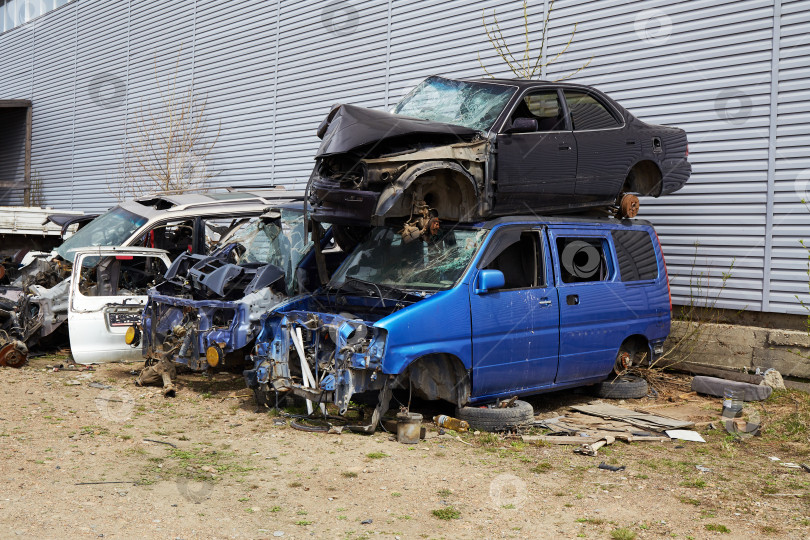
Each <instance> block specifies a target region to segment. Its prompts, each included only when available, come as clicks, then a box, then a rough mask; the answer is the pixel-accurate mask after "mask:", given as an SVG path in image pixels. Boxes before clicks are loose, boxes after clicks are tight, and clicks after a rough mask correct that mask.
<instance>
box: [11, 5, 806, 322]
mask: <svg viewBox="0 0 810 540" xmlns="http://www.w3.org/2000/svg"><path fill="white" fill-rule="evenodd" d="M545 3H546V2H545V1H544V0H531V2H530V15H529V21H530V27H531V29H532V30H533V31H535V32H536V31H539V29H540V28H541V25H542V22H543V6H544V4H545ZM333 8H336V11H334V9H333ZM493 9H495V10H497V14H498V20H499V22H500V25H501V29H502V30H503V33H504V35H505V37H506V39H507V40H508V41H509V42H510V43H512V44H514V50H515V51H516V52H517V53H518V57H519V56H520V55H522V49H521V47H522V41H521V40H522V31H523V17H522V5H521V3H520V2H509V3H504V2H501V1H499V0H467V1H464V0H451V1H444V2H442V1H439V0H413V1H408V2H406V1H404V0H391V1H389V2H374V1H370V0H363V1H361V0H352V1H351V2H335V1H334V0H306V1H301V2H279V1H268V0H248V1H244V2H239V1H235V0H230V1H221V2H198V1H196V0H178V1H173V2H147V1H145V0H128V1H127V2H123V1H122V2H101V1H99V0H75V1H74V2H71V3H70V4H68V5H66V6H64V7H62V8H60V9H57V10H56V11H54V12H51V13H48V14H46V15H45V16H43V17H40V18H38V19H36V20H35V21H32V22H31V23H28V24H26V25H23V26H22V27H19V28H17V29H14V30H12V31H9V32H6V33H4V34H2V35H0V50H2V51H3V53H4V54H3V55H0V73H2V74H3V76H2V77H0V99H5V98H9V99H12V98H15V99H20V98H22V99H32V101H33V102H34V135H33V138H34V142H33V157H32V161H33V169H35V170H37V171H39V172H40V173H41V174H42V176H43V178H44V179H45V181H46V189H45V191H46V201H47V203H48V204H52V205H57V206H65V207H73V208H83V209H88V210H100V209H103V208H104V207H107V206H109V205H110V204H111V203H112V202H113V194H112V193H111V191H114V188H113V189H112V190H111V188H110V185H111V179H112V178H114V176H115V173H116V172H117V171H116V162H117V159H118V157H119V156H120V151H121V144H122V141H124V140H125V137H126V136H127V135H130V136H131V134H132V132H133V131H132V130H133V119H134V115H135V111H136V110H137V108H138V107H139V106H140V104H141V103H150V102H151V103H154V102H155V101H156V99H157V97H158V96H157V95H156V82H155V58H156V57H157V61H158V68H157V71H158V74H159V78H160V79H161V81H162V82H163V83H164V84H165V81H166V77H167V76H168V75H169V74H170V73H172V72H173V71H174V67H175V65H179V77H178V85H179V86H181V87H183V86H184V85H193V87H194V90H195V92H196V93H197V95H198V96H199V97H200V98H203V99H205V98H206V97H207V109H206V110H207V113H208V117H209V126H210V129H211V130H212V131H216V129H217V127H218V126H219V128H220V135H219V141H218V143H217V146H216V148H215V151H214V153H213V155H212V159H213V163H214V168H215V169H216V170H219V171H221V173H220V175H219V176H218V177H217V178H216V179H215V180H214V181H213V185H215V186H238V185H257V184H258V185H266V184H269V183H275V184H283V185H296V186H302V185H303V184H304V182H305V181H306V179H307V177H308V176H309V173H310V171H311V166H312V159H313V154H314V152H315V149H316V148H317V146H318V143H319V141H318V139H317V138H316V137H315V135H314V132H315V129H316V127H317V126H318V124H319V122H320V121H321V119H322V118H323V116H324V115H325V114H326V113H327V112H328V110H329V108H330V107H331V106H332V105H333V104H335V103H341V102H346V103H353V104H357V105H363V106H368V107H375V108H390V107H391V106H393V105H394V104H395V103H396V101H397V100H398V99H399V98H400V97H401V96H402V95H404V93H406V92H407V91H408V90H409V89H410V88H412V87H413V86H414V85H415V84H416V83H417V82H419V81H420V80H421V79H423V78H424V77H425V76H427V75H430V74H443V75H447V76H454V77H469V76H481V75H482V74H483V72H482V69H481V67H480V65H479V62H478V58H477V57H478V55H479V54H480V56H481V59H482V60H483V62H484V63H485V65H486V66H487V67H488V69H489V70H490V72H491V73H492V74H493V75H496V76H509V75H510V73H509V71H508V70H507V69H506V68H505V67H504V66H503V64H502V63H501V62H500V60H499V59H498V58H497V56H496V54H495V52H494V51H493V50H492V47H491V46H490V44H489V43H488V41H487V39H486V37H485V36H484V35H483V30H482V27H481V18H482V10H486V13H487V20H489V21H491V20H492V19H491V17H492V10H493ZM330 10H332V11H330ZM650 16H651V17H652V19H650ZM645 17H646V18H645ZM645 20H652V21H653V24H652V25H651V26H650V27H649V30H648V32H647V33H645V32H644V31H643V30H644V21H645ZM659 22H660V23H663V24H664V26H663V28H660V29H659V28H658V26H657V24H658V23H659ZM575 23H577V24H578V31H577V35H576V38H575V40H574V42H573V44H572V45H571V47H570V49H569V50H568V52H567V53H566V54H565V55H564V56H563V57H562V58H561V59H560V61H559V62H557V63H555V64H552V65H551V66H550V67H549V68H548V70H547V73H546V75H547V78H549V79H555V78H558V77H562V76H564V75H566V74H568V73H570V72H572V71H574V70H576V69H577V68H578V67H580V66H581V65H582V64H583V63H585V62H586V61H588V59H590V58H593V60H592V62H591V65H590V66H589V67H588V68H587V69H585V70H584V71H582V72H581V73H578V74H576V75H575V76H574V77H573V78H572V80H576V81H579V82H583V83H586V84H591V85H594V86H597V87H598V88H600V89H602V90H604V91H605V92H607V93H609V94H610V95H611V96H612V97H614V98H615V99H617V100H618V101H619V102H621V103H622V104H623V105H624V106H626V107H627V108H628V109H630V110H631V111H632V112H633V113H634V114H636V115H637V116H639V117H640V118H642V119H643V120H645V121H648V122H651V123H661V124H670V125H676V126H679V127H681V128H683V129H686V130H687V132H688V134H689V140H690V160H691V162H692V164H693V167H694V174H693V176H692V179H691V180H690V182H689V183H688V184H687V186H686V187H685V188H684V189H683V190H681V191H680V192H678V193H676V194H674V195H670V196H668V197H664V198H661V199H648V200H644V201H642V216H643V217H646V218H648V219H651V220H652V221H654V222H655V224H656V227H657V229H658V232H659V235H660V238H661V241H662V243H663V245H664V250H665V253H666V255H667V262H668V264H669V272H670V275H671V277H672V288H673V294H674V297H675V301H676V302H680V303H684V302H688V301H689V299H690V296H695V293H694V286H695V285H696V283H698V282H700V283H701V284H703V285H705V283H706V276H710V278H709V280H708V281H709V292H708V295H709V296H714V295H715V294H717V293H718V292H719V291H718V287H719V285H720V282H721V281H720V276H721V274H722V273H723V272H724V271H727V270H728V268H729V267H730V265H731V264H732V261H733V262H734V270H733V272H732V277H731V278H730V279H729V281H728V283H727V285H726V288H725V290H723V291H722V294H721V298H720V301H719V302H718V304H717V305H718V307H725V308H733V309H743V308H744V309H750V310H765V311H785V312H793V313H803V310H802V308H801V307H800V306H799V305H798V303H797V301H796V299H795V295H796V294H802V293H806V292H807V274H806V263H807V254H806V252H804V251H803V250H802V248H801V246H800V245H799V240H800V239H802V238H803V237H804V234H805V233H806V231H807V230H810V228H808V225H810V210H808V209H807V208H806V207H805V206H804V205H803V204H802V203H801V197H800V192H802V189H805V188H804V187H802V186H808V187H807V188H806V190H807V191H810V161H809V160H810V158H808V157H807V155H808V154H807V148H808V146H810V140H809V139H808V137H810V135H808V134H810V107H808V105H807V103H808V98H810V94H809V93H810V90H808V88H810V65H808V58H810V45H808V41H807V38H806V36H807V35H808V32H810V0H782V1H780V0H734V1H731V0H723V1H718V0H681V1H676V2H673V1H664V0H643V1H640V2H628V1H626V0H557V2H556V3H555V6H554V13H553V16H552V23H551V27H550V34H549V35H550V39H549V45H548V50H547V57H551V56H553V55H555V54H556V53H557V52H558V51H559V50H560V48H561V47H562V46H563V45H564V44H565V42H566V41H567V40H568V37H569V33H570V30H571V28H572V26H573V25H574V24H575ZM659 30H661V31H659ZM534 45H535V47H534V48H533V50H532V52H533V54H535V53H537V52H538V51H537V48H536V45H537V44H536V43H535V44H534ZM181 46H182V51H181ZM99 78H101V79H99ZM99 80H101V81H102V83H99ZM104 81H107V83H106V84H103V83H104ZM119 83H122V84H123V85H124V89H125V92H124V95H123V98H122V100H120V102H118V101H116V100H115V99H114V98H115V96H116V92H115V88H116V85H117V84H119ZM92 84H96V86H97V87H100V88H101V89H102V91H101V96H102V97H101V98H100V99H98V98H97V97H94V96H97V95H98V93H95V94H94V93H93V91H92V89H91V88H88V85H92ZM105 92H106V93H105ZM99 101H100V103H99ZM772 105H773V107H772ZM805 180H806V181H805ZM696 243H697V247H696ZM690 276H692V278H690ZM690 279H691V284H690ZM698 294H699V295H702V294H703V293H698ZM804 298H806V299H807V300H810V296H807V295H805V296H804Z"/></svg>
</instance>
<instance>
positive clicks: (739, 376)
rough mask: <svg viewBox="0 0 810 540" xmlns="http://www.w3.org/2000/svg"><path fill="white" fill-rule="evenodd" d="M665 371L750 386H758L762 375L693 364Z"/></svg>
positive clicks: (685, 363)
mask: <svg viewBox="0 0 810 540" xmlns="http://www.w3.org/2000/svg"><path fill="white" fill-rule="evenodd" d="M667 369H671V370H674V371H681V372H684V373H689V374H691V375H707V376H709V377H718V378H720V379H726V380H729V381H737V382H744V383H751V384H759V383H761V382H762V375H751V374H750V373H741V372H739V371H734V370H731V369H727V368H722V367H717V366H709V365H706V364H696V363H694V362H682V363H680V364H675V365H674V366H670V367H669V368H667Z"/></svg>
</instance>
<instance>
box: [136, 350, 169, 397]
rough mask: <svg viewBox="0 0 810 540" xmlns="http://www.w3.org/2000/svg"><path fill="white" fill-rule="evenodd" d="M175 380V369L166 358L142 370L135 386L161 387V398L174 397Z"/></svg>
mask: <svg viewBox="0 0 810 540" xmlns="http://www.w3.org/2000/svg"><path fill="white" fill-rule="evenodd" d="M175 378H177V369H176V368H175V366H174V362H172V361H170V360H169V359H168V358H165V357H164V358H161V359H160V360H159V361H158V362H157V363H156V364H154V365H150V366H147V367H145V368H143V371H141V374H140V375H139V376H138V378H137V380H136V381H135V384H136V385H138V386H149V385H153V386H157V385H158V384H162V385H163V396H164V397H174V396H175V395H176V389H175V386H174V379H175Z"/></svg>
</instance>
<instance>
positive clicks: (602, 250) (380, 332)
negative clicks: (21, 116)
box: [244, 217, 671, 416]
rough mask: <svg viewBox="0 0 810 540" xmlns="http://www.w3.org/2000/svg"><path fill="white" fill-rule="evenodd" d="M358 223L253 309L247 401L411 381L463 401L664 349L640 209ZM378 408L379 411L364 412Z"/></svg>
mask: <svg viewBox="0 0 810 540" xmlns="http://www.w3.org/2000/svg"><path fill="white" fill-rule="evenodd" d="M402 232H403V231H402V230H398V229H397V228H396V227H388V226H381V227H376V228H374V229H372V230H371V231H370V233H369V234H368V236H367V237H366V238H365V239H364V240H363V241H362V242H360V244H359V245H358V246H357V247H356V248H355V250H354V251H353V252H352V253H351V254H350V255H349V256H348V257H347V259H346V260H345V261H344V263H343V264H342V265H341V267H340V268H339V269H338V270H337V271H336V272H335V273H334V275H333V276H332V278H331V280H330V281H329V283H328V284H327V285H326V286H325V287H323V288H322V289H320V290H319V291H318V292H317V293H316V294H312V295H307V296H299V297H297V298H293V299H290V300H289V301H287V302H286V303H284V304H282V305H280V306H278V307H277V308H276V310H275V311H274V312H273V313H271V314H269V315H267V316H265V317H264V318H263V320H262V322H261V331H260V333H259V335H258V337H257V340H256V347H255V349H254V354H253V356H252V360H253V367H252V368H251V369H249V370H246V371H245V372H244V376H245V380H246V382H247V385H248V386H249V387H250V388H252V389H253V390H254V392H255V394H256V397H257V400H258V401H259V402H269V403H272V401H273V397H274V395H275V396H278V395H279V394H285V393H292V394H294V395H298V396H301V397H305V398H307V399H309V400H311V401H320V402H323V401H329V402H333V403H335V404H336V405H337V406H338V408H339V409H340V412H341V414H342V413H344V412H345V411H346V410H347V408H348V406H349V401H350V400H351V398H352V395H353V394H355V393H359V392H367V391H373V390H379V391H380V403H379V405H378V412H380V413H384V412H385V410H387V405H388V402H387V400H388V398H389V396H390V391H391V390H392V389H394V388H405V389H410V390H411V391H412V392H413V393H414V394H416V395H419V396H421V397H423V398H426V399H442V400H446V401H449V402H451V403H454V404H456V405H457V406H458V407H463V406H465V405H467V404H483V403H487V402H492V401H495V400H497V399H499V398H505V397H510V396H516V395H517V396H522V395H529V394H536V393H540V392H548V391H552V390H559V389H563V388H571V387H576V386H583V385H590V384H594V383H599V382H601V381H605V380H606V379H607V378H608V377H610V376H611V375H612V374H614V373H623V372H625V371H626V370H627V369H628V368H630V367H632V366H633V365H636V364H638V363H642V362H649V361H652V360H655V358H656V357H657V356H659V355H660V354H661V353H662V351H663V343H664V340H665V339H666V337H667V334H668V333H669V329H670V313H671V300H670V293H669V282H668V279H667V272H666V266H665V263H664V257H663V254H662V252H661V246H660V244H659V242H658V238H657V235H656V233H655V231H654V229H653V227H652V225H650V224H649V223H648V222H645V221H641V220H624V221H619V220H616V219H609V218H605V219H587V218H562V217H560V218H545V217H503V218H498V219H494V220H491V221H487V222H483V223H478V224H473V225H455V226H452V227H445V226H442V227H438V228H434V229H433V231H432V232H431V234H429V235H423V236H421V237H413V236H408V235H406V234H405V235H403V234H402ZM377 416H379V415H377Z"/></svg>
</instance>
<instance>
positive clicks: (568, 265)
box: [557, 238, 609, 283]
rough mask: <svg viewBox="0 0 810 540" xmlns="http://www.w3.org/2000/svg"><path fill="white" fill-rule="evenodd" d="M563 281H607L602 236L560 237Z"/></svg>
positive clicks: (558, 246)
mask: <svg viewBox="0 0 810 540" xmlns="http://www.w3.org/2000/svg"><path fill="white" fill-rule="evenodd" d="M557 253H558V254H559V256H560V271H561V273H562V281H563V283H581V282H585V281H606V280H607V279H608V277H609V275H608V274H609V271H608V264H607V259H606V258H605V247H604V242H603V241H602V239H601V238H558V239H557Z"/></svg>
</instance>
